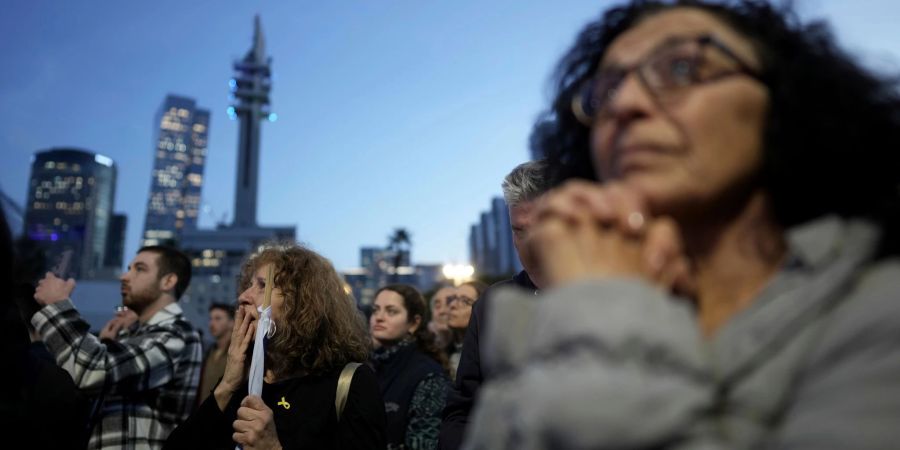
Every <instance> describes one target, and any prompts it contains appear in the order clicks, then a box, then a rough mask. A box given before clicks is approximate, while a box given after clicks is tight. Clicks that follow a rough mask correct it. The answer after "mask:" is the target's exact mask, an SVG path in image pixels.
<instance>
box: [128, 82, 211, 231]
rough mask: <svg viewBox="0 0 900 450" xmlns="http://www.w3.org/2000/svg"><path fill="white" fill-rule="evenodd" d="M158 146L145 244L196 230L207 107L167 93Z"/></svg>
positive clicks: (158, 121) (159, 120)
mask: <svg viewBox="0 0 900 450" xmlns="http://www.w3.org/2000/svg"><path fill="white" fill-rule="evenodd" d="M154 123H155V126H156V127H157V134H156V145H155V148H154V156H153V172H152V176H151V179H150V195H149V197H148V199H147V215H146V218H145V221H144V232H143V245H156V244H161V243H178V242H179V241H180V240H181V235H182V232H183V231H184V230H194V229H196V228H197V216H198V214H199V211H200V199H201V190H202V187H203V171H204V166H205V165H206V152H207V140H208V135H209V111H208V110H205V109H201V108H198V107H197V105H196V103H195V101H194V100H193V99H190V98H187V97H181V96H177V95H169V96H167V97H166V99H165V101H163V104H162V106H161V107H160V109H159V111H158V112H157V114H156V120H155V122H154Z"/></svg>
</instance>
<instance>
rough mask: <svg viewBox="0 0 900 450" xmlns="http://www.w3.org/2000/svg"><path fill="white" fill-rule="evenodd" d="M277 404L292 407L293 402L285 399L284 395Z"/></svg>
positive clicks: (286, 407)
mask: <svg viewBox="0 0 900 450" xmlns="http://www.w3.org/2000/svg"><path fill="white" fill-rule="evenodd" d="M277 404H278V406H284V409H291V404H290V403H288V402H287V400H285V399H284V397H281V401H280V402H278V403H277Z"/></svg>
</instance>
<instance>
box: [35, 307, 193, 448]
mask: <svg viewBox="0 0 900 450" xmlns="http://www.w3.org/2000/svg"><path fill="white" fill-rule="evenodd" d="M31 323H32V325H34V327H35V329H36V330H37V331H38V332H39V333H40V334H41V336H42V338H43V340H44V343H45V344H46V345H47V348H49V349H50V352H51V353H52V354H53V355H54V356H55V358H56V362H57V364H59V366H60V367H62V368H63V369H65V370H66V371H67V372H69V374H70V375H71V376H72V379H73V380H74V381H75V385H76V386H78V387H79V388H80V389H82V390H84V391H85V392H87V393H89V394H95V395H99V396H100V397H101V398H102V399H103V405H102V406H101V409H100V412H99V417H97V418H96V420H95V425H94V429H93V430H92V431H91V437H90V441H89V444H88V448H90V449H107V448H129V449H158V448H161V447H162V445H163V443H164V442H165V440H166V438H167V437H168V436H169V433H171V432H172V430H174V429H175V427H176V426H178V424H180V423H181V422H183V421H184V420H185V419H187V417H188V415H189V414H190V412H191V408H192V407H193V406H194V399H195V397H196V395H197V389H198V384H199V379H200V364H201V358H202V353H203V352H202V348H201V342H200V335H199V334H198V333H197V331H196V330H194V329H193V328H192V327H191V325H190V323H188V322H187V321H186V320H185V318H184V316H183V315H182V310H181V307H179V306H178V304H176V303H172V304H170V305H168V306H166V307H165V308H163V309H162V310H160V311H159V312H157V313H156V314H154V315H153V317H151V318H150V320H149V321H147V323H143V324H140V326H139V327H137V328H135V329H133V330H129V331H128V332H126V333H122V334H120V335H119V337H118V338H117V339H116V340H115V341H112V340H103V341H102V342H101V340H100V339H99V338H97V337H96V336H94V335H92V334H90V333H89V332H88V330H89V329H90V326H89V325H88V323H87V322H85V321H84V320H82V319H81V316H80V315H79V314H78V311H77V310H76V309H75V307H74V306H73V305H72V302H71V301H70V300H65V301H62V302H59V303H56V304H53V305H47V306H45V307H44V308H42V309H41V310H40V311H38V313H36V314H35V315H34V316H33V317H32V319H31Z"/></svg>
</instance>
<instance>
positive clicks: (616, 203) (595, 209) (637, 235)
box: [528, 180, 694, 297]
mask: <svg viewBox="0 0 900 450" xmlns="http://www.w3.org/2000/svg"><path fill="white" fill-rule="evenodd" d="M534 214H535V220H534V222H533V225H532V228H531V230H529V235H528V245H529V248H530V249H531V251H532V252H534V253H535V254H536V255H537V258H538V261H539V266H540V269H541V271H542V274H543V277H544V279H545V281H546V283H547V284H548V285H549V286H559V285H562V284H568V283H570V282H573V281H576V280H580V279H587V278H604V277H628V276H631V277H641V278H644V279H646V280H648V281H650V282H651V283H654V284H656V285H658V286H659V287H661V288H662V289H664V290H666V291H668V292H671V293H675V294H678V295H683V296H686V297H693V296H694V295H693V294H694V287H693V285H694V283H693V277H692V274H691V265H690V261H689V260H688V258H687V257H686V256H685V254H684V246H683V242H682V238H681V232H680V230H679V227H678V225H677V224H676V223H675V222H674V221H673V220H672V219H671V218H668V217H653V216H651V215H650V213H649V211H648V208H647V205H646V202H645V201H644V199H643V198H642V196H641V195H640V194H638V193H637V192H635V191H634V190H633V189H630V188H628V187H626V186H624V185H622V184H621V183H618V182H609V183H604V184H602V185H601V184H597V183H593V182H587V181H581V180H573V181H569V182H567V183H566V184H564V185H563V186H561V187H560V188H558V189H554V190H553V191H550V192H549V193H547V194H546V195H545V196H544V197H543V198H542V199H541V201H540V202H539V203H538V205H537V207H536V208H535V211H534Z"/></svg>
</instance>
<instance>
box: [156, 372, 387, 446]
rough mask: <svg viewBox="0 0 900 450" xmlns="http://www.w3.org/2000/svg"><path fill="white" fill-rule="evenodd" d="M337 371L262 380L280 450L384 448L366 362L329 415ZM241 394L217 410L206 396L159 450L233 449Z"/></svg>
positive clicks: (377, 396)
mask: <svg viewBox="0 0 900 450" xmlns="http://www.w3.org/2000/svg"><path fill="white" fill-rule="evenodd" d="M339 374H340V370H338V371H336V372H334V373H332V374H329V375H326V376H314V375H308V376H304V377H299V378H290V379H287V380H284V381H280V382H277V383H273V384H268V383H264V384H263V392H262V399H263V402H265V404H266V406H268V407H269V408H271V409H272V413H273V416H274V418H275V430H276V431H277V433H278V440H279V441H280V442H281V445H282V447H284V448H285V449H300V448H316V449H384V448H385V431H384V430H385V428H384V427H385V416H384V403H383V402H382V400H381V393H380V392H379V389H378V384H377V382H376V381H375V374H373V373H372V370H371V369H369V368H368V367H367V366H360V367H359V368H358V369H356V373H354V374H353V379H352V381H351V384H350V392H349V393H348V395H347V403H346V405H345V406H344V413H343V415H342V417H341V421H340V422H338V420H337V417H336V415H335V408H334V397H335V393H336V389H337V380H338V376H339ZM246 396H247V389H246V387H244V388H243V389H241V390H240V391H238V392H236V393H235V394H234V395H233V396H232V397H231V401H229V402H228V405H227V406H226V407H225V411H224V412H223V411H221V410H219V406H218V405H216V399H215V397H214V396H212V395H210V396H209V397H208V398H207V399H206V401H204V402H203V403H202V404H201V405H200V408H199V409H197V410H196V411H194V413H193V414H191V416H190V417H189V418H188V420H187V421H186V422H184V423H183V424H181V425H180V426H179V427H178V428H176V429H175V431H174V432H172V434H171V435H170V436H169V439H168V440H167V441H166V445H165V446H164V447H163V449H164V450H172V449H201V448H203V449H221V450H234V448H235V444H234V442H233V441H232V440H231V435H232V434H233V433H234V429H233V426H232V424H233V422H234V420H235V418H236V417H237V410H238V408H239V407H240V403H241V401H243V400H244V397H246Z"/></svg>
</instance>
